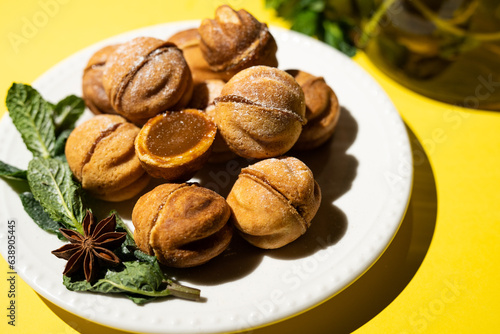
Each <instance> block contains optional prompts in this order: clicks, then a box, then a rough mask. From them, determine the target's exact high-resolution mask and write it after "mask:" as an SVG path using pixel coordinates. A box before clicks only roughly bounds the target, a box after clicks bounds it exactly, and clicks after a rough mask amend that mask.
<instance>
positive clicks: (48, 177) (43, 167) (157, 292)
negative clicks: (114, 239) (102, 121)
mask: <svg viewBox="0 0 500 334" xmlns="http://www.w3.org/2000/svg"><path fill="white" fill-rule="evenodd" d="M6 105H7V108H8V110H9V115H10V117H11V118H12V122H13V123H14V126H15V127H16V128H17V130H18V131H19V133H20V134H21V137H22V139H23V141H24V143H25V145H26V147H27V148H28V150H29V151H30V152H31V153H32V154H33V159H32V160H31V161H30V162H29V164H28V169H27V170H22V169H19V168H17V167H14V166H11V165H9V164H7V163H5V162H2V161H0V177H3V178H4V179H6V180H10V181H12V180H14V181H17V182H24V183H27V185H28V186H29V189H30V191H29V192H23V193H21V194H20V195H19V196H20V198H21V202H22V204H23V207H24V209H25V211H26V212H27V213H28V215H29V216H30V217H31V218H32V219H33V221H34V222H35V223H36V224H37V225H38V226H39V227H40V228H42V229H43V230H45V231H47V232H50V233H54V234H56V235H57V236H58V237H59V238H60V239H63V238H64V237H63V236H62V234H61V233H60V231H59V229H60V228H61V227H64V228H69V229H74V230H76V231H78V232H79V233H81V234H83V227H82V221H83V218H84V217H85V213H86V211H87V209H88V208H87V207H86V204H85V200H84V198H85V193H84V191H83V190H82V188H81V185H80V184H79V183H78V182H77V181H75V179H74V178H73V174H72V172H71V170H70V168H69V166H68V164H67V162H66V159H65V156H64V147H65V143H66V139H67V138H68V136H69V134H70V133H71V131H72V129H73V128H74V127H75V124H76V122H77V120H78V119H79V118H80V116H81V115H82V114H83V112H84V109H85V104H84V102H83V100H82V99H81V98H79V97H77V96H74V95H70V96H68V97H66V98H64V99H63V100H61V101H60V102H58V103H57V104H55V105H54V104H51V103H49V102H48V101H46V100H44V99H43V97H42V96H41V95H40V93H38V92H37V91H36V90H35V89H34V88H32V87H31V86H29V85H25V84H19V83H14V84H13V85H12V87H11V88H10V89H9V92H8V94H7V99H6ZM112 213H115V215H116V217H117V228H116V230H117V231H124V232H127V238H126V240H125V241H124V242H123V243H122V245H121V248H119V249H117V250H115V253H116V254H117V256H118V257H119V258H120V260H121V261H122V265H120V266H119V267H116V268H109V269H107V271H106V272H105V273H104V274H103V277H102V278H101V279H99V280H97V282H95V283H93V284H92V283H89V282H87V281H86V280H85V279H84V278H74V277H73V278H69V277H66V276H64V277H63V284H64V285H65V286H66V287H67V288H68V289H69V290H73V291H89V292H98V293H113V294H117V293H120V294H124V295H126V296H127V297H128V298H130V299H131V300H132V301H134V302H135V303H137V304H144V303H146V302H148V301H151V300H153V299H156V298H159V297H165V296H176V297H181V298H185V299H191V300H198V299H199V297H200V290H198V289H193V288H189V287H186V286H182V285H179V284H176V283H175V282H173V281H172V280H170V279H168V277H167V276H166V275H165V274H164V273H163V271H162V269H161V268H160V266H159V264H158V261H157V259H156V257H155V256H150V255H147V254H145V253H143V252H141V251H140V250H139V249H138V248H137V245H136V244H135V241H134V238H133V234H132V232H131V231H130V230H129V229H128V228H127V226H126V225H125V223H124V222H123V221H122V220H121V219H120V218H119V216H118V215H117V213H116V212H112Z"/></svg>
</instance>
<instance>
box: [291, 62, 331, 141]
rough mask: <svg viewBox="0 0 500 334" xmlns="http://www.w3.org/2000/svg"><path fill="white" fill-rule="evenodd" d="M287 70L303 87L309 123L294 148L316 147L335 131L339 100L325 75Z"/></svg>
mask: <svg viewBox="0 0 500 334" xmlns="http://www.w3.org/2000/svg"><path fill="white" fill-rule="evenodd" d="M287 72H288V73H289V74H291V75H292V76H293V77H294V78H295V80H296V81H297V83H298V84H299V85H300V86H301V87H302V90H303V91H304V97H305V101H306V118H307V124H306V125H305V126H304V127H303V128H302V133H301V134H300V137H299V139H298V140H297V143H295V146H294V148H295V149H298V150H308V149H313V148H316V147H318V146H320V145H321V144H323V143H324V142H326V141H327V140H328V139H329V138H330V137H331V136H332V135H333V133H334V132H335V128H336V126H337V123H338V120H339V117H340V105H339V100H338V98H337V95H336V94H335V92H334V91H333V89H332V88H331V87H330V86H329V85H328V84H327V83H326V82H325V79H324V78H323V77H317V76H314V75H312V74H310V73H307V72H305V71H301V70H288V71H287Z"/></svg>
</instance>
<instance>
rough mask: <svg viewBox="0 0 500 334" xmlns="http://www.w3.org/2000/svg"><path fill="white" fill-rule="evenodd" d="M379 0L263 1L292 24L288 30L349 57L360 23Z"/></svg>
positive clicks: (367, 18)
mask: <svg viewBox="0 0 500 334" xmlns="http://www.w3.org/2000/svg"><path fill="white" fill-rule="evenodd" d="M381 2H382V1H381V0H266V6H267V7H268V8H272V9H274V10H275V11H276V13H277V15H278V16H280V17H282V18H284V19H285V20H287V21H289V22H290V23H291V29H292V30H295V31H298V32H301V33H303V34H306V35H308V36H312V37H316V38H318V39H319V40H321V41H323V42H325V43H327V44H329V45H331V46H333V47H334V48H336V49H338V50H340V51H342V52H343V53H345V54H346V55H348V56H350V57H352V56H354V55H355V54H356V50H357V41H358V39H359V38H360V36H361V35H362V31H361V29H360V26H361V25H362V23H363V22H364V21H367V20H369V18H370V17H371V16H372V15H373V13H375V11H376V9H377V8H378V5H380V3H381Z"/></svg>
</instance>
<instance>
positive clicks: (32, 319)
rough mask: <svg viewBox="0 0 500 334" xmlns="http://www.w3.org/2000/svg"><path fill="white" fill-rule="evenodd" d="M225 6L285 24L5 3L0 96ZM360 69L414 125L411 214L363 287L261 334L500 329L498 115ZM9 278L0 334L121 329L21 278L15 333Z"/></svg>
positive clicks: (133, 6) (140, 4)
mask: <svg viewBox="0 0 500 334" xmlns="http://www.w3.org/2000/svg"><path fill="white" fill-rule="evenodd" d="M222 3H228V4H230V5H232V6H234V7H236V8H240V7H244V8H246V9H247V10H249V11H250V12H252V13H253V14H254V15H255V16H257V17H258V18H259V19H260V20H262V21H266V22H268V23H270V24H273V25H280V26H286V24H285V23H283V22H282V21H280V20H278V19H276V18H275V17H274V16H273V13H272V12H269V11H266V10H265V9H264V6H263V2H261V1H257V0H256V1H253V0H247V1H244V0H233V1H219V0H182V1H178V0H177V1H173V0H162V1H160V0H144V1H118V0H114V1H102V0H101V1H95V0H87V1H84V0H64V1H63V0H23V1H5V0H3V1H1V2H0V13H1V14H0V15H1V16H2V17H1V20H0V36H1V38H0V50H1V53H0V68H1V71H0V73H1V76H0V99H1V100H2V101H4V100H5V92H6V90H7V89H8V87H9V86H10V85H11V83H12V82H13V81H17V82H26V83H30V82H32V81H33V80H35V79H36V78H37V77H38V76H39V75H40V74H42V73H43V72H45V71H46V70H47V69H49V68H50V67H51V66H53V65H55V64H56V63H57V62H59V61H60V60H62V59H64V58H66V57H67V56H69V55H71V54H72V53H74V52H76V51H78V50H79V49H81V48H84V47H86V46H88V45H90V44H93V43H95V42H97V41H100V40H102V39H104V38H107V37H110V36H113V35H115V34H118V33H121V32H124V31H128V30H132V29H135V28H139V27H143V26H148V25H153V24H157V23H163V22H168V21H176V20H187V19H200V18H203V17H207V16H211V15H212V13H213V11H214V9H215V8H216V7H217V6H218V5H220V4H222ZM356 61H357V62H359V63H360V64H361V65H362V66H363V67H364V68H365V69H367V70H368V71H369V72H370V73H371V74H372V75H373V76H374V77H375V79H376V80H378V81H379V82H380V84H381V85H382V86H383V87H384V88H385V89H386V91H387V93H388V94H389V96H390V97H391V98H392V100H393V101H394V103H395V105H396V107H397V108H398V110H399V112H400V113H401V115H402V117H403V119H404V120H405V122H406V124H407V126H408V127H409V133H410V136H411V138H412V144H413V145H414V147H413V152H414V158H415V184H414V190H413V193H412V200H411V203H410V207H409V210H408V213H407V215H406V217H405V220H404V222H403V224H402V226H401V229H400V231H399V232H398V234H397V235H396V237H395V239H394V241H393V243H392V244H391V245H390V246H389V248H388V250H387V251H386V253H384V255H383V256H382V257H381V258H380V259H379V261H378V262H377V263H376V264H375V265H374V266H373V267H372V268H371V269H370V270H369V271H368V272H366V273H365V274H364V275H363V276H362V277H361V278H360V279H359V280H358V281H356V282H355V283H354V284H352V285H351V286H350V287H348V288H347V289H345V290H344V291H342V292H341V293H340V294H338V295H337V296H335V297H333V298H332V299H330V300H328V301H327V302H325V303H324V304H322V305H320V306H318V307H316V308H314V309H312V310H309V311H307V312H305V313H303V314H301V315H298V316H296V317H294V318H291V319H288V320H285V321H282V322H280V323H278V324H273V325H270V326H267V327H264V328H261V329H256V330H254V331H253V333H256V334H265V333H311V334H312V333H334V332H335V333H349V332H352V331H355V332H356V333H360V334H366V333H398V334H403V333H406V334H409V333H498V330H499V328H500V320H499V318H498V314H499V312H500V288H499V287H498V282H500V270H499V269H498V267H499V264H500V210H499V209H498V207H499V204H500V191H499V190H498V189H499V187H500V168H499V167H498V166H499V165H500V131H499V129H500V114H499V113H495V112H480V111H468V110H463V109H459V108H456V107H453V106H450V105H446V104H441V103H438V102H434V101H431V100H428V99H426V98H423V97H421V96H418V95H416V94H413V93H411V92H409V91H408V90H406V89H404V88H402V87H401V86H399V85H397V84H395V83H394V82H392V81H391V80H389V79H387V78H386V77H385V76H384V75H383V74H382V73H380V72H379V71H378V70H377V69H376V68H374V67H373V66H372V65H371V64H370V62H369V61H368V60H367V59H366V58H365V57H364V56H363V55H358V56H357V57H356ZM0 111H1V112H2V113H3V112H4V111H5V107H4V105H3V102H2V105H1V106H0ZM431 166H432V167H431ZM1 233H4V231H1ZM0 247H6V245H0ZM7 272H8V267H7V264H6V262H5V261H4V260H1V264H0V306H1V307H0V308H1V309H2V310H3V311H2V316H1V317H0V332H1V333H43V332H46V333H68V334H69V333H77V332H80V333H94V334H99V333H121V332H120V331H115V330H111V329H109V328H105V327H102V326H99V325H96V324H92V323H90V322H88V321H86V320H85V319H82V318H79V317H75V316H73V315H71V314H69V313H68V312H66V311H64V310H62V309H60V308H58V307H57V306H55V305H53V304H51V303H50V302H48V301H46V300H45V299H43V298H41V297H40V296H38V295H37V294H36V293H35V292H34V291H33V290H32V289H31V288H30V287H29V286H28V285H26V284H25V283H24V282H22V281H20V280H18V285H17V287H16V291H17V296H16V303H17V307H18V308H17V318H16V327H12V326H9V325H8V324H7V321H8V318H7V317H6V314H7V310H6V308H7V307H8V302H9V299H8V296H7V295H8V290H9V286H8V282H7V278H8V274H7Z"/></svg>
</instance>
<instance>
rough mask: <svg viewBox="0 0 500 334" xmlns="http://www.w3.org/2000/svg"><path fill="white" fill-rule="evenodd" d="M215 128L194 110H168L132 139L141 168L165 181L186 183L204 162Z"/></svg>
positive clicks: (198, 111)
mask: <svg viewBox="0 0 500 334" xmlns="http://www.w3.org/2000/svg"><path fill="white" fill-rule="evenodd" d="M216 133H217V127H216V126H215V123H214V122H212V120H211V119H210V118H209V117H208V116H207V115H206V114H204V113H203V112H202V111H200V110H197V109H184V110H181V111H168V112H166V113H163V114H160V115H157V116H155V117H153V118H151V119H150V120H149V121H148V122H147V123H146V124H145V125H144V126H143V127H142V129H141V131H140V132H139V134H138V135H137V138H136V140H135V151H136V153H137V157H138V158H139V160H140V162H141V164H142V166H143V167H144V169H145V170H146V171H147V172H148V173H149V174H150V175H151V176H153V177H156V178H163V179H165V180H167V181H177V182H178V181H187V180H189V179H190V178H191V177H192V176H193V175H194V174H195V173H196V172H197V171H198V170H200V169H201V168H202V167H203V165H204V164H205V163H206V162H207V161H208V158H209V157H210V153H211V150H212V144H213V142H214V139H215V134H216Z"/></svg>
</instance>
